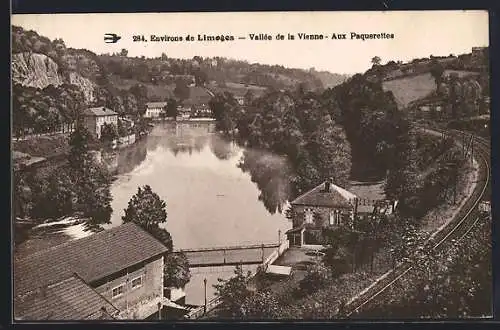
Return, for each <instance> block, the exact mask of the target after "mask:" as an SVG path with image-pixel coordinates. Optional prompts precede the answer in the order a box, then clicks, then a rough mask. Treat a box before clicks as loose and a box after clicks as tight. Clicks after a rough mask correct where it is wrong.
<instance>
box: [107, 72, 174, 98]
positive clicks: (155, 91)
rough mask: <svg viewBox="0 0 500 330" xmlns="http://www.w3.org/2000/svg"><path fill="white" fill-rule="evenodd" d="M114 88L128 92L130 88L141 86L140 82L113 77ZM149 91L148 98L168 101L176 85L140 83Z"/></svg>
mask: <svg viewBox="0 0 500 330" xmlns="http://www.w3.org/2000/svg"><path fill="white" fill-rule="evenodd" d="M111 81H112V84H113V86H115V87H116V88H118V89H121V90H128V89H129V88H130V87H132V86H134V85H136V84H139V83H140V82H139V81H137V80H133V79H122V78H118V77H111ZM140 84H143V85H144V86H146V88H147V89H148V97H149V98H153V99H167V98H169V97H173V96H174V94H173V91H174V88H175V85H154V84H150V83H140Z"/></svg>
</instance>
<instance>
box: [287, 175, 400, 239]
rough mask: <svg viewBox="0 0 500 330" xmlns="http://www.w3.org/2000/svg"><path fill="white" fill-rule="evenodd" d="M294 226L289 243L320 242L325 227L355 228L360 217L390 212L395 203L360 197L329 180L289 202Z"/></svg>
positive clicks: (288, 234)
mask: <svg viewBox="0 0 500 330" xmlns="http://www.w3.org/2000/svg"><path fill="white" fill-rule="evenodd" d="M290 205H291V207H292V222H293V228H292V229H290V230H289V231H288V232H287V233H286V234H287V237H288V240H289V241H290V245H292V246H303V245H320V244H322V239H321V238H322V237H321V235H322V231H323V229H325V228H339V227H343V226H348V227H350V228H353V227H354V225H355V221H356V219H358V218H359V217H370V216H372V215H373V214H374V212H380V213H384V214H390V213H392V212H393V211H394V208H395V205H397V204H395V203H392V202H389V201H386V200H384V199H383V197H381V198H377V199H368V198H363V197H360V196H358V195H356V194H354V193H352V192H350V191H347V190H346V189H344V188H341V187H339V186H337V185H335V184H333V181H332V180H331V179H330V180H327V181H325V182H323V183H322V184H320V185H318V186H316V187H315V188H313V189H311V190H309V191H307V192H305V193H304V194H302V195H300V196H299V197H297V198H296V199H295V200H293V201H292V202H290Z"/></svg>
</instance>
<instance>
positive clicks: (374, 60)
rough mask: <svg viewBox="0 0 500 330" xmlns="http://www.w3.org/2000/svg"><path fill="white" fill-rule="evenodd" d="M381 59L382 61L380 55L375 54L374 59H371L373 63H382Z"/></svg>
mask: <svg viewBox="0 0 500 330" xmlns="http://www.w3.org/2000/svg"><path fill="white" fill-rule="evenodd" d="M381 61H382V59H381V58H380V57H379V56H374V57H372V60H371V62H372V64H373V65H380V62H381Z"/></svg>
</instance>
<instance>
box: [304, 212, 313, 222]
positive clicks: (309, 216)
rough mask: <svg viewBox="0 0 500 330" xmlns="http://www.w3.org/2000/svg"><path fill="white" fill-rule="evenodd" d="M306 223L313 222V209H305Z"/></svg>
mask: <svg viewBox="0 0 500 330" xmlns="http://www.w3.org/2000/svg"><path fill="white" fill-rule="evenodd" d="M305 217H306V223H313V212H312V210H311V209H306V211H305Z"/></svg>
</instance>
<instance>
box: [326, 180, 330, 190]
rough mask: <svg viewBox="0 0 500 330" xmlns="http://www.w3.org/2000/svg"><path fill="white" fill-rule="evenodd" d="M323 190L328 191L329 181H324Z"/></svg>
mask: <svg viewBox="0 0 500 330" xmlns="http://www.w3.org/2000/svg"><path fill="white" fill-rule="evenodd" d="M325 192H330V181H325Z"/></svg>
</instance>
